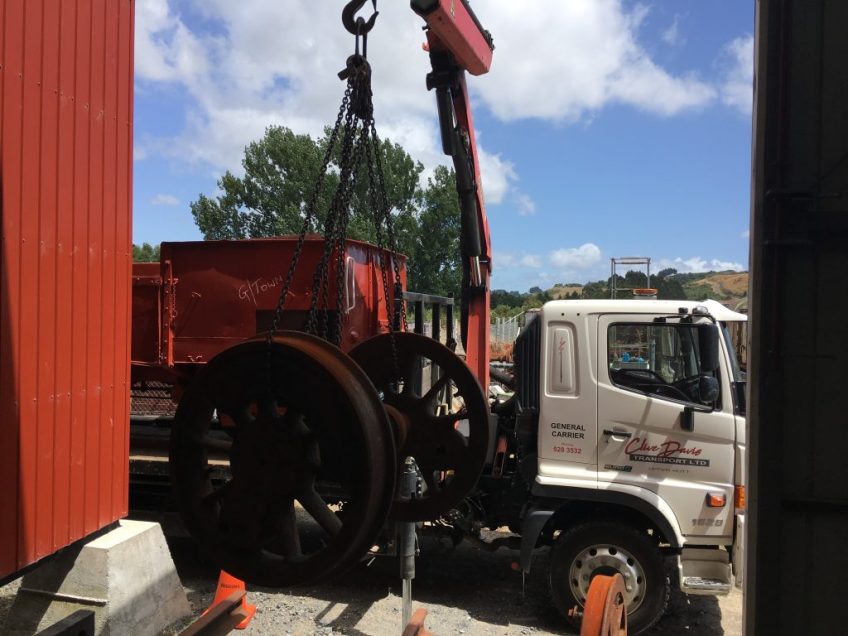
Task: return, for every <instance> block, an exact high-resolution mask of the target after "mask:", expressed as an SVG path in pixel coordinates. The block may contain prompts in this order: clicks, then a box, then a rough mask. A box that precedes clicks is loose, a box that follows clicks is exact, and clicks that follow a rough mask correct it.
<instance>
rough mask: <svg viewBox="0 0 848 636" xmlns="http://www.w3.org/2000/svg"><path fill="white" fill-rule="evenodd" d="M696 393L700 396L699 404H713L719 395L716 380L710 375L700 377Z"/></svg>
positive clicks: (719, 389) (719, 391)
mask: <svg viewBox="0 0 848 636" xmlns="http://www.w3.org/2000/svg"><path fill="white" fill-rule="evenodd" d="M698 393H699V394H700V396H701V402H705V403H712V402H715V401H716V400H717V399H718V396H719V395H720V394H721V388H720V387H719V384H718V380H716V379H715V378H714V377H712V376H710V375H702V376H701V381H700V382H699V384H698Z"/></svg>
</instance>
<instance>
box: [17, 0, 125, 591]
mask: <svg viewBox="0 0 848 636" xmlns="http://www.w3.org/2000/svg"><path fill="white" fill-rule="evenodd" d="M2 7H3V11H2V12H1V13H0V15H2V18H0V19H2V24H1V25H0V190H2V192H0V201H2V203H1V204H0V205H2V207H0V224H1V225H2V239H0V484H2V487H0V510H2V514H0V578H2V577H5V576H8V575H10V574H13V573H14V572H16V571H18V570H20V569H21V568H23V567H25V566H26V565H29V564H31V563H33V562H35V561H37V560H38V559H40V558H42V557H44V556H47V555H49V554H52V553H53V552H55V551H56V550H58V549H60V548H62V547H64V546H66V545H68V544H70V543H72V542H74V541H76V540H78V539H81V538H83V537H85V536H87V535H89V534H91V533H92V532H95V531H97V530H99V529H101V528H103V527H105V526H107V525H109V524H110V523H111V522H113V521H115V520H117V519H119V518H120V517H122V516H124V515H125V514H126V511H127V479H128V468H127V467H128V444H129V435H128V433H129V430H128V428H129V427H128V420H129V354H130V335H129V334H130V330H129V327H130V271H131V269H130V268H131V210H132V207H131V206H132V108H133V19H134V11H135V2H134V0H76V2H64V1H62V0H3V2H2Z"/></svg>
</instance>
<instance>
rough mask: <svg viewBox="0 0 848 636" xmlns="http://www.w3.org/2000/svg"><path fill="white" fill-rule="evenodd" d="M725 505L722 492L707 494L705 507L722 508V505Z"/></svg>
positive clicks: (725, 501) (725, 499)
mask: <svg viewBox="0 0 848 636" xmlns="http://www.w3.org/2000/svg"><path fill="white" fill-rule="evenodd" d="M726 503H727V497H725V496H724V493H723V492H710V493H707V506H708V507H710V508H724V504H726Z"/></svg>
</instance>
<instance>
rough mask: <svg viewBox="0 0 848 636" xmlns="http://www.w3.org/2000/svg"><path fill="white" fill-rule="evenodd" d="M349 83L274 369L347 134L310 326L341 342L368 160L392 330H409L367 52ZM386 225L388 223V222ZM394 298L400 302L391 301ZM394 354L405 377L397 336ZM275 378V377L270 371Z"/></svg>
mask: <svg viewBox="0 0 848 636" xmlns="http://www.w3.org/2000/svg"><path fill="white" fill-rule="evenodd" d="M344 74H345V75H346V79H347V86H346V89H345V93H344V97H343V99H342V103H341V106H340V108H339V112H338V115H337V117H336V122H335V125H334V126H333V129H332V132H331V134H330V137H329V139H328V141H327V148H326V151H325V153H324V160H323V163H322V166H321V170H320V172H319V174H318V177H317V179H316V183H315V187H314V190H313V191H312V194H311V197H310V199H309V202H308V204H307V206H306V208H305V211H304V218H303V224H302V226H301V230H300V233H299V235H298V240H297V244H296V246H295V250H294V253H293V255H292V260H291V262H290V264H289V269H288V272H287V274H286V278H285V282H284V283H283V286H282V288H281V290H280V297H279V299H278V301H277V306H276V309H275V312H274V318H273V321H272V323H271V330H270V331H269V332H268V345H269V347H268V356H269V369H270V355H271V348H270V345H271V342H272V340H273V337H274V334H275V333H276V332H277V331H278V330H279V328H280V323H281V320H282V313H283V311H284V309H285V303H286V299H287V297H288V293H289V290H290V288H291V284H292V281H293V279H294V274H295V270H296V269H297V266H298V263H299V261H300V259H301V257H302V253H303V247H304V243H305V239H306V234H307V233H308V231H309V228H310V226H311V224H312V223H313V222H314V221H315V220H316V219H317V209H316V208H317V204H318V199H319V197H320V194H321V191H322V189H323V187H324V183H325V181H326V177H327V173H328V171H329V168H330V165H331V163H332V159H333V153H334V151H335V150H336V148H337V145H338V144H339V138H341V144H340V145H341V148H340V151H339V152H340V155H339V161H338V169H339V172H338V178H339V183H338V185H337V187H336V191H335V192H334V194H333V198H332V200H331V202H330V205H329V207H328V210H327V214H326V217H325V219H324V227H323V233H324V249H323V253H322V255H321V259H320V261H319V262H318V264H317V266H316V269H315V272H314V274H313V279H312V288H311V301H310V307H309V312H308V316H307V320H306V325H305V331H306V332H307V333H312V334H315V335H319V336H320V337H322V338H324V339H325V340H328V341H330V342H333V343H334V344H336V345H340V344H341V327H342V325H341V322H342V321H341V318H342V312H343V310H344V291H345V283H346V281H345V253H346V250H345V247H346V239H347V233H348V229H349V224H350V214H351V207H352V199H353V196H354V194H355V191H356V184H357V181H358V179H359V177H360V172H361V170H360V169H361V166H362V163H363V161H364V163H365V169H366V171H367V178H368V187H367V197H366V201H367V204H368V205H370V206H371V208H372V210H373V222H374V226H375V235H376V242H377V246H378V248H379V258H380V269H381V274H382V283H383V298H384V301H385V303H386V313H387V316H388V318H389V331H390V333H392V334H393V333H394V332H395V331H396V330H398V329H400V330H402V331H406V329H407V321H406V310H405V305H404V302H403V299H402V296H401V293H402V286H401V278H400V260H399V258H398V254H397V237H396V233H395V228H394V219H393V215H392V212H391V206H390V205H389V198H388V193H387V191H386V182H385V176H384V173H383V165H382V158H381V156H380V151H381V148H380V141H379V137H378V136H377V129H376V124H375V120H374V108H373V93H372V90H371V69H370V65H369V64H368V62H367V60H365V58H364V57H361V56H351V58H349V59H348V64H347V71H346V72H345V73H344ZM384 226H385V227H384ZM387 251H388V252H389V254H390V258H391V263H390V264H389V263H387V262H386V261H387V255H386V252H387ZM334 253H335V270H336V272H335V274H336V289H335V292H336V299H335V300H336V309H337V311H338V319H337V320H336V321H335V324H334V325H333V329H332V334H330V333H329V331H330V325H329V309H330V304H329V274H330V263H331V261H332V260H333V254H334ZM389 267H391V268H392V270H393V271H392V273H393V275H394V284H395V285H394V286H395V289H394V293H392V294H390V293H389V280H388V271H389ZM390 297H391V298H393V299H394V302H391V303H390V301H389V299H390ZM392 354H393V355H392V357H393V359H394V360H393V362H394V367H395V372H396V374H397V376H398V377H400V371H399V368H398V367H399V365H398V359H397V350H396V347H395V342H394V337H392ZM269 377H270V376H269Z"/></svg>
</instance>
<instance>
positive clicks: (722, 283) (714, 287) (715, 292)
mask: <svg viewBox="0 0 848 636" xmlns="http://www.w3.org/2000/svg"><path fill="white" fill-rule="evenodd" d="M673 278H674V279H675V280H677V281H678V282H679V283H680V285H681V286H682V287H683V291H684V292H685V294H686V298H687V299H688V300H706V299H708V298H709V299H712V300H717V301H719V302H722V303H726V304H728V305H732V304H736V303H738V302H739V301H741V300H743V299H744V298H746V297H747V296H748V272H701V273H693V274H675V275H674V276H673ZM652 284H655V283H654V281H652ZM598 285H602V286H603V289H604V290H606V289H607V287H606V286H607V281H599V282H598V283H588V284H587V285H579V284H576V283H568V284H559V285H554V286H553V287H551V288H550V289H549V290H548V292H547V293H548V294H549V295H550V297H551V298H553V299H556V300H559V299H562V298H569V297H571V298H574V297H575V296H574V294H576V296H577V297H581V296H582V295H583V290H584V288H586V287H594V286H598Z"/></svg>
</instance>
